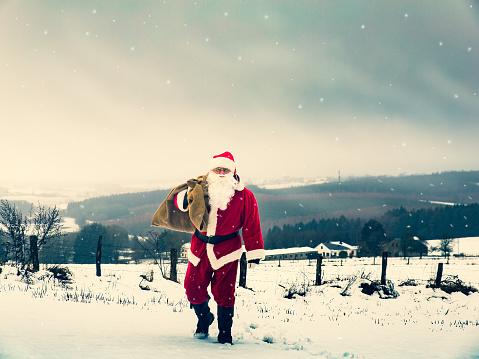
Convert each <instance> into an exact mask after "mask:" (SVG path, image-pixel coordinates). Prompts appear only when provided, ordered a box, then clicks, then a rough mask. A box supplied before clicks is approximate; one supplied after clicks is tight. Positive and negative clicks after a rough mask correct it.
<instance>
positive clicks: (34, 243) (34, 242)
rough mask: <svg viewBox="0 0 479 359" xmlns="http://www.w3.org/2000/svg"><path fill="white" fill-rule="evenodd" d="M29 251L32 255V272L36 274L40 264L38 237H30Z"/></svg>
mask: <svg viewBox="0 0 479 359" xmlns="http://www.w3.org/2000/svg"><path fill="white" fill-rule="evenodd" d="M30 251H31V255H32V265H33V271H34V272H38V271H39V270H40V262H39V261H38V237H37V236H30Z"/></svg>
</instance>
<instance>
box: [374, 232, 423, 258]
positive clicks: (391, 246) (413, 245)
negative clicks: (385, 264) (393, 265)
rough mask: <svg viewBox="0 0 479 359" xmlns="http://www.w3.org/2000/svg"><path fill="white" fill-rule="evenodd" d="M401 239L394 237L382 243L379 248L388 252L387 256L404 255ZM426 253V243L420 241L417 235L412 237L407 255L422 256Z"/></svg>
mask: <svg viewBox="0 0 479 359" xmlns="http://www.w3.org/2000/svg"><path fill="white" fill-rule="evenodd" d="M402 241H403V240H402V239H401V238H394V239H393V240H391V241H389V242H384V243H382V244H381V248H382V250H383V252H388V256H390V257H401V256H404V253H403V249H404V248H403V246H402V243H401V242H402ZM427 253H428V248H427V245H426V244H425V243H423V242H422V241H420V240H419V238H418V237H414V238H413V240H412V241H411V242H409V244H408V248H407V253H406V254H407V256H408V257H418V256H423V255H427Z"/></svg>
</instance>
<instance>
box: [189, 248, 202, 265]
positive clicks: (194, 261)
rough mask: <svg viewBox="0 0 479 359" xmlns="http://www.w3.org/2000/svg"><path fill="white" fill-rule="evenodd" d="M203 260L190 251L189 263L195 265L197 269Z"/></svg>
mask: <svg viewBox="0 0 479 359" xmlns="http://www.w3.org/2000/svg"><path fill="white" fill-rule="evenodd" d="M200 260H201V258H198V257H197V256H195V255H194V254H193V252H192V251H191V249H188V261H189V262H190V263H191V264H193V265H194V266H195V267H196V266H197V265H198V264H199V263H200Z"/></svg>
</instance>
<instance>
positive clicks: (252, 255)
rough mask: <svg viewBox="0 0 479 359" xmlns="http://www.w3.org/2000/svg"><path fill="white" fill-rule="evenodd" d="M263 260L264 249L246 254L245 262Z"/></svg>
mask: <svg viewBox="0 0 479 359" xmlns="http://www.w3.org/2000/svg"><path fill="white" fill-rule="evenodd" d="M264 258H265V252H264V249H254V250H252V251H248V252H246V260H247V261H250V260H252V259H261V260H263V259H264Z"/></svg>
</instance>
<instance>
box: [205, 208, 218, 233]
mask: <svg viewBox="0 0 479 359" xmlns="http://www.w3.org/2000/svg"><path fill="white" fill-rule="evenodd" d="M217 224H218V207H213V206H211V210H210V214H209V216H208V227H206V235H207V236H214V235H215V234H216V225H217Z"/></svg>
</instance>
